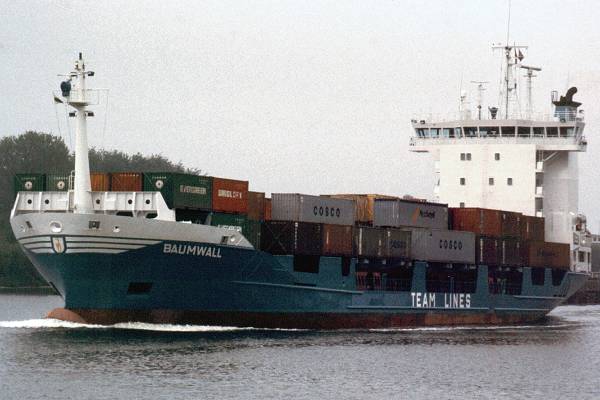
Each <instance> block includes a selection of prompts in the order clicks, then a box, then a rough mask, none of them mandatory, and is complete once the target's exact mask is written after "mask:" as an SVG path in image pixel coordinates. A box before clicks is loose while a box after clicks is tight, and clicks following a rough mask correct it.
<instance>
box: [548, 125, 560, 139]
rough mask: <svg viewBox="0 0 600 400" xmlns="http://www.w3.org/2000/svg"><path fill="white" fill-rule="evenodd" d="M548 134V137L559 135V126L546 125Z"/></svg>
mask: <svg viewBox="0 0 600 400" xmlns="http://www.w3.org/2000/svg"><path fill="white" fill-rule="evenodd" d="M546 136H547V137H558V128H557V127H555V126H548V127H546Z"/></svg>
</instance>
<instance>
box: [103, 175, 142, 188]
mask: <svg viewBox="0 0 600 400" xmlns="http://www.w3.org/2000/svg"><path fill="white" fill-rule="evenodd" d="M142 184H143V179H142V173H141V172H113V173H111V174H110V189H111V190H112V191H113V192H141V191H142Z"/></svg>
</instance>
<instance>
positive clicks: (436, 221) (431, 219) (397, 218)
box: [373, 199, 448, 229]
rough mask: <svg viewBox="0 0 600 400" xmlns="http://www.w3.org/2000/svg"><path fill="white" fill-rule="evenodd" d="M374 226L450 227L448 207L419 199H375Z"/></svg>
mask: <svg viewBox="0 0 600 400" xmlns="http://www.w3.org/2000/svg"><path fill="white" fill-rule="evenodd" d="M373 226H388V227H401V226H410V227H420V228H433V229H448V207H447V206H446V205H445V204H436V203H426V202H419V201H409V200H400V199H397V200H389V199H375V205H374V209H373Z"/></svg>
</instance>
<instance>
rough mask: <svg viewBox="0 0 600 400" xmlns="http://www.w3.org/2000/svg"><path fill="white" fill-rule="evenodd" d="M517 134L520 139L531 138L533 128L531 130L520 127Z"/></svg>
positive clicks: (526, 127)
mask: <svg viewBox="0 0 600 400" xmlns="http://www.w3.org/2000/svg"><path fill="white" fill-rule="evenodd" d="M517 132H518V136H519V137H529V136H531V128H529V127H528V126H519V127H518V128H517Z"/></svg>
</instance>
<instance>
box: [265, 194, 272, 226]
mask: <svg viewBox="0 0 600 400" xmlns="http://www.w3.org/2000/svg"><path fill="white" fill-rule="evenodd" d="M271 209H272V206H271V199H270V198H268V197H265V221H270V220H271Z"/></svg>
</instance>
